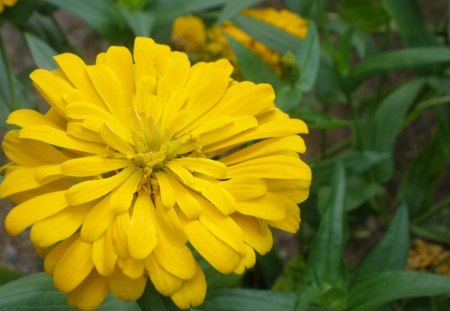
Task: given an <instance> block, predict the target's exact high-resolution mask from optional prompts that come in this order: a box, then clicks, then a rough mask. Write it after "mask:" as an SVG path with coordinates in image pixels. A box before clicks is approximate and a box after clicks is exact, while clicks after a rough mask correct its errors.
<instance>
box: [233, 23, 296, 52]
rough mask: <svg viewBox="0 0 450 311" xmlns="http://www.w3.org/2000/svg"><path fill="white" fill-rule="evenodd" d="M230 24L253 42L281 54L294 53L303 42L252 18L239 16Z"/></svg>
mask: <svg viewBox="0 0 450 311" xmlns="http://www.w3.org/2000/svg"><path fill="white" fill-rule="evenodd" d="M232 22H233V23H234V24H235V25H236V26H238V27H239V28H241V29H242V30H243V31H245V32H246V33H247V34H249V35H250V36H251V37H253V38H254V39H255V40H257V41H259V42H261V43H262V44H264V45H266V46H268V47H269V48H271V49H272V50H274V51H277V52H279V53H281V54H285V53H287V52H296V51H298V49H299V48H300V46H301V45H302V44H303V40H301V39H299V38H297V37H295V36H294V35H292V34H290V33H288V32H286V31H284V30H282V29H280V28H278V27H275V26H272V25H270V24H268V23H266V22H263V21H261V20H258V19H256V18H253V17H249V16H243V15H239V16H236V17H234V18H233V19H232Z"/></svg>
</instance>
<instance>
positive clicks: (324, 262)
mask: <svg viewBox="0 0 450 311" xmlns="http://www.w3.org/2000/svg"><path fill="white" fill-rule="evenodd" d="M331 187H332V188H331V195H330V198H329V200H328V203H327V204H326V206H325V208H324V211H323V212H322V216H321V221H320V227H319V232H318V233H317V237H316V239H315V241H314V242H313V245H312V247H311V252H310V255H309V258H308V270H307V274H308V275H309V276H310V278H311V279H312V280H314V283H316V284H317V286H318V287H319V288H320V289H322V290H323V291H324V292H326V291H327V290H328V289H330V288H331V287H342V286H343V282H344V278H345V271H344V264H343V253H344V247H345V240H346V237H345V230H346V229H345V228H346V227H345V226H346V225H345V224H346V222H345V210H344V200H345V189H346V186H345V170H344V166H343V164H342V163H341V162H338V163H337V164H336V166H335V169H334V175H333V179H332V184H331Z"/></svg>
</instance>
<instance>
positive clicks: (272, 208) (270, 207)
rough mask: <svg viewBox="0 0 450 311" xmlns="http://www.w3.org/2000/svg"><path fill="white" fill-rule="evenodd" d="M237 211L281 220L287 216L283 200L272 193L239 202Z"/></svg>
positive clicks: (262, 217)
mask: <svg viewBox="0 0 450 311" xmlns="http://www.w3.org/2000/svg"><path fill="white" fill-rule="evenodd" d="M236 211H238V212H239V213H241V214H244V215H248V216H253V217H257V218H261V219H268V220H281V219H283V218H284V217H285V216H286V211H285V208H284V204H283V201H281V200H280V199H279V198H278V197H277V196H275V195H272V194H270V193H266V194H265V195H263V196H261V197H258V198H255V199H252V200H249V201H242V202H237V203H236Z"/></svg>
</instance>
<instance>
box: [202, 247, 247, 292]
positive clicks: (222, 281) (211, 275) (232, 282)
mask: <svg viewBox="0 0 450 311" xmlns="http://www.w3.org/2000/svg"><path fill="white" fill-rule="evenodd" d="M195 259H196V260H197V262H198V263H199V264H200V267H201V268H202V270H203V272H204V273H205V277H206V284H208V291H210V290H217V289H225V288H232V287H235V286H237V285H238V284H239V282H240V280H241V278H242V275H239V274H234V273H230V274H222V273H220V272H219V271H217V270H216V269H215V268H213V267H212V266H211V265H210V264H209V263H208V262H207V261H206V260H205V259H204V258H203V257H201V256H200V255H199V254H196V255H195Z"/></svg>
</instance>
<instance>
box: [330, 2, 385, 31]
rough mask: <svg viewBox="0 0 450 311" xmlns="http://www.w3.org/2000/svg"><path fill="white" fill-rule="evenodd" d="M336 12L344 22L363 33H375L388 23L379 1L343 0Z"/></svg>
mask: <svg viewBox="0 0 450 311" xmlns="http://www.w3.org/2000/svg"><path fill="white" fill-rule="evenodd" d="M338 11H339V13H340V15H341V17H342V18H343V19H344V20H345V21H347V22H348V23H350V24H352V25H355V26H357V27H358V28H361V29H363V30H365V31H375V30H377V29H378V28H379V27H380V26H383V25H385V24H386V23H387V22H388V21H389V16H388V14H387V13H386V10H385V9H384V7H383V5H382V1H381V0H345V1H343V2H342V3H341V5H340V6H339V8H338Z"/></svg>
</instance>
